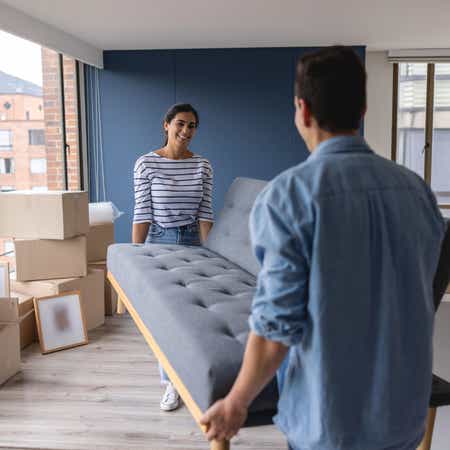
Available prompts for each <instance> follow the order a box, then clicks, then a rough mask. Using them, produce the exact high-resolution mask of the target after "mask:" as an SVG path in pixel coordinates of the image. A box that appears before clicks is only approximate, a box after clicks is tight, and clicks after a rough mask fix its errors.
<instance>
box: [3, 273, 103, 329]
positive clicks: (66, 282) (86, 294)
mask: <svg viewBox="0 0 450 450" xmlns="http://www.w3.org/2000/svg"><path fill="white" fill-rule="evenodd" d="M11 289H12V290H13V291H14V292H19V293H20V294H25V295H30V296H33V297H46V296H48V295H58V294H61V293H63V292H68V291H80V294H81V307H82V309H83V315H84V319H85V322H86V328H87V329H88V330H92V329H94V328H97V327H98V326H100V325H103V324H104V323H105V281H104V274H103V270H101V269H89V270H88V274H87V276H85V277H82V278H62V279H58V280H43V281H17V280H11Z"/></svg>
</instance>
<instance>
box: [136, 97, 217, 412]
mask: <svg viewBox="0 0 450 450" xmlns="http://www.w3.org/2000/svg"><path fill="white" fill-rule="evenodd" d="M198 125H199V117H198V113H197V111H196V110H195V109H194V108H193V107H192V106H191V105H189V104H177V105H174V106H172V107H171V108H170V109H169V111H168V112H167V114H166V116H165V118H164V121H163V127H164V133H165V135H166V139H165V143H164V146H163V147H162V148H160V149H158V150H155V151H151V152H150V153H147V154H146V155H143V156H141V157H140V158H139V159H138V160H137V161H136V164H135V168H134V192H135V207H134V219H133V243H143V242H147V243H154V244H179V245H200V242H201V241H205V240H206V237H207V235H208V233H209V231H210V229H211V227H212V222H213V212H212V179H213V174H212V168H211V164H210V163H209V161H208V160H207V159H205V158H203V157H201V156H200V155H197V154H194V153H193V152H192V151H191V150H189V148H188V146H189V144H190V142H191V140H192V138H193V137H194V135H195V132H196V130H197V128H198ZM160 371H161V382H162V384H164V385H166V391H165V393H164V396H163V398H162V400H161V403H160V407H161V409H162V410H164V411H172V410H174V409H176V408H178V406H179V403H180V400H179V395H178V393H177V392H176V390H175V388H174V387H173V385H172V383H171V382H170V380H169V378H168V377H167V375H166V374H165V373H164V371H163V370H162V369H161V370H160Z"/></svg>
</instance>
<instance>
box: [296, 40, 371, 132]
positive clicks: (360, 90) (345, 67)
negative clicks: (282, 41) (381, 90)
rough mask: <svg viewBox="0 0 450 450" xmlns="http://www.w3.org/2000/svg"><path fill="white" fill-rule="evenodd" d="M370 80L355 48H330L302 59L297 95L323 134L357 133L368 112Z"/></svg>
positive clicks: (298, 67) (298, 73)
mask: <svg viewBox="0 0 450 450" xmlns="http://www.w3.org/2000/svg"><path fill="white" fill-rule="evenodd" d="M366 79H367V76H366V71H365V69H364V66H363V64H362V62H361V60H360V58H359V57H358V55H357V54H356V53H355V52H354V51H353V50H352V49H351V48H349V47H343V46H334V47H327V48H324V49H322V50H319V51H317V52H314V53H310V54H307V55H305V56H303V57H302V58H300V60H299V62H298V65H297V75H296V80H295V95H296V96H297V97H298V98H299V99H303V100H304V101H305V103H306V104H307V105H308V107H309V108H310V110H311V114H312V115H313V116H314V118H315V119H316V121H317V123H318V125H319V127H320V128H322V129H323V130H326V131H329V132H332V133H335V132H340V131H349V130H356V129H358V128H359V125H360V120H361V117H362V114H363V113H364V111H365V108H366Z"/></svg>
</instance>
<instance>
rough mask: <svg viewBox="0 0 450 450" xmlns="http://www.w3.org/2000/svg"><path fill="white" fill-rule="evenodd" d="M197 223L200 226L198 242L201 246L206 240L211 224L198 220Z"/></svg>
mask: <svg viewBox="0 0 450 450" xmlns="http://www.w3.org/2000/svg"><path fill="white" fill-rule="evenodd" d="M198 223H199V226H200V241H201V242H202V244H203V243H204V242H205V241H206V239H207V238H208V234H209V232H210V231H211V228H212V226H213V223H212V222H208V221H206V220H199V221H198Z"/></svg>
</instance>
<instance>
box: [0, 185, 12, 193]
mask: <svg viewBox="0 0 450 450" xmlns="http://www.w3.org/2000/svg"><path fill="white" fill-rule="evenodd" d="M9 191H14V188H13V187H12V186H0V192H9Z"/></svg>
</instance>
